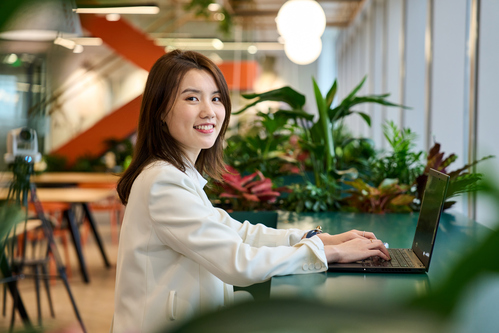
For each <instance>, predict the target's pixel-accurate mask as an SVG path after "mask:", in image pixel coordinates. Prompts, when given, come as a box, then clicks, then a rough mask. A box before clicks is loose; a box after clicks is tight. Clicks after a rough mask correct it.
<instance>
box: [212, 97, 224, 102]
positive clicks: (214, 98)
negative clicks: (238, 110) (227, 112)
mask: <svg viewBox="0 0 499 333" xmlns="http://www.w3.org/2000/svg"><path fill="white" fill-rule="evenodd" d="M213 101H214V102H221V101H222V99H221V98H220V97H213Z"/></svg>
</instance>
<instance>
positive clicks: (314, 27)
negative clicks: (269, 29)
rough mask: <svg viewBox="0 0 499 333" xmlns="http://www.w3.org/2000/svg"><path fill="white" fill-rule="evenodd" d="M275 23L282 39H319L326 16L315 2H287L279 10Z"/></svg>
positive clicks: (310, 0) (306, 0)
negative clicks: (305, 37)
mask: <svg viewBox="0 0 499 333" xmlns="http://www.w3.org/2000/svg"><path fill="white" fill-rule="evenodd" d="M276 23H277V30H278V31H279V34H280V35H281V36H283V37H284V38H291V37H293V38H294V37H297V36H307V37H308V36H317V37H320V36H322V34H323V33H324V30H325V29H326V14H325V13H324V10H323V9H322V7H321V5H319V4H318V3H317V2H316V1H312V0H289V1H287V2H286V3H285V4H284V5H282V7H281V9H279V12H278V13H277V17H276Z"/></svg>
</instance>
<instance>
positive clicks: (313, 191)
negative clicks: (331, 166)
mask: <svg viewBox="0 0 499 333" xmlns="http://www.w3.org/2000/svg"><path fill="white" fill-rule="evenodd" d="M321 178H322V182H321V184H322V186H320V187H319V186H317V185H315V184H313V183H311V182H309V181H305V183H300V184H291V185H290V186H289V195H288V197H287V198H286V200H285V201H284V202H283V205H282V207H283V208H284V209H288V210H292V211H295V212H297V213H300V212H325V211H330V210H337V209H338V208H339V196H338V195H339V194H338V183H337V182H336V180H335V179H333V178H331V177H327V176H326V175H321Z"/></svg>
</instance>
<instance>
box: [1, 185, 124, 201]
mask: <svg viewBox="0 0 499 333" xmlns="http://www.w3.org/2000/svg"><path fill="white" fill-rule="evenodd" d="M36 193H37V195H38V199H39V200H40V201H41V202H64V203H90V202H96V201H100V200H104V199H107V198H110V197H113V196H116V194H117V193H116V190H114V189H106V188H103V189H101V188H79V187H65V188H39V189H37V190H36ZM7 194H8V189H6V188H2V189H0V199H5V198H7Z"/></svg>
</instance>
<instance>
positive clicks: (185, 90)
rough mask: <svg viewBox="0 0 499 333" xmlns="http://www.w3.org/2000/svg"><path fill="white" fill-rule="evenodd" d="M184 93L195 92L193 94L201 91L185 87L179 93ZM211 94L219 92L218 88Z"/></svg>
mask: <svg viewBox="0 0 499 333" xmlns="http://www.w3.org/2000/svg"><path fill="white" fill-rule="evenodd" d="M185 93H195V94H200V93H201V90H198V89H194V88H187V89H184V90H183V91H182V92H181V94H185ZM211 94H212V95H216V94H220V90H215V91H214V92H212V93H211Z"/></svg>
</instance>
